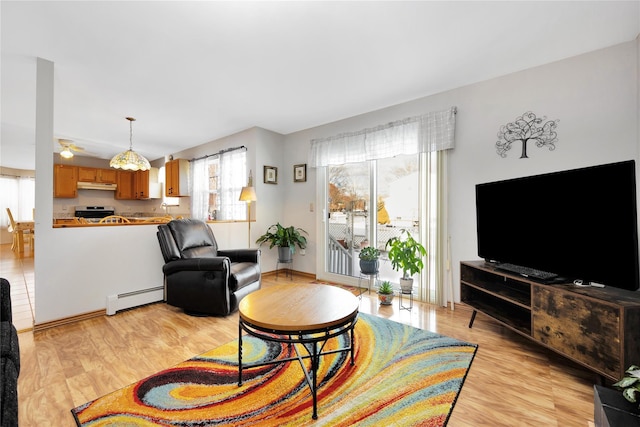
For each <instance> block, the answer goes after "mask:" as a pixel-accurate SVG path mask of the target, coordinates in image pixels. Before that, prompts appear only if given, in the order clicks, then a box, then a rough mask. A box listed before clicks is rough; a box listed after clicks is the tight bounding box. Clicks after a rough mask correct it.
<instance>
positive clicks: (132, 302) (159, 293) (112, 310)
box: [107, 286, 164, 316]
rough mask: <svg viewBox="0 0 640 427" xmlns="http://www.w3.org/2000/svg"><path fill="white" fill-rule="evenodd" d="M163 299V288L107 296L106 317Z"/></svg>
mask: <svg viewBox="0 0 640 427" xmlns="http://www.w3.org/2000/svg"><path fill="white" fill-rule="evenodd" d="M163 299H164V286H157V287H155V288H149V289H141V290H139V291H133V292H126V293H123V294H118V295H109V296H107V315H108V316H113V315H114V314H116V312H117V311H119V310H125V309H127V308H132V307H138V306H140V305H145V304H149V303H152V302H157V301H162V300H163Z"/></svg>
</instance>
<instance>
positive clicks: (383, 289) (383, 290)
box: [378, 280, 393, 295]
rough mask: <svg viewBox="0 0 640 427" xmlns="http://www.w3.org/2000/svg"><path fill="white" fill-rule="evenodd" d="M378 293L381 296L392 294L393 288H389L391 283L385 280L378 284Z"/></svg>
mask: <svg viewBox="0 0 640 427" xmlns="http://www.w3.org/2000/svg"><path fill="white" fill-rule="evenodd" d="M378 293H379V294H382V295H391V294H393V286H391V282H389V281H388V280H385V281H384V282H382V283H380V287H378Z"/></svg>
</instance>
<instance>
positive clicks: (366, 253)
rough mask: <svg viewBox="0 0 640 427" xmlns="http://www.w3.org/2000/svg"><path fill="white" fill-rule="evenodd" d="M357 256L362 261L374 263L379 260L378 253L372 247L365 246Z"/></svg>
mask: <svg viewBox="0 0 640 427" xmlns="http://www.w3.org/2000/svg"><path fill="white" fill-rule="evenodd" d="M358 256H359V257H360V259H361V260H364V261H375V260H377V259H378V258H380V251H379V250H378V249H377V248H374V247H373V246H367V247H365V248H362V250H360V255H358Z"/></svg>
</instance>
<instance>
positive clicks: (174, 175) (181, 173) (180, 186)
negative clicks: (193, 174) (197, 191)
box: [164, 159, 189, 197]
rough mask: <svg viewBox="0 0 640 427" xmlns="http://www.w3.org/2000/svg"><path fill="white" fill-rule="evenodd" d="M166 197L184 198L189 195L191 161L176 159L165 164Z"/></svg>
mask: <svg viewBox="0 0 640 427" xmlns="http://www.w3.org/2000/svg"><path fill="white" fill-rule="evenodd" d="M164 167H165V175H166V176H165V195H166V196H167V197H184V196H188V195H189V189H188V186H187V179H188V178H189V160H186V159H175V160H170V161H168V162H167V163H165V166H164Z"/></svg>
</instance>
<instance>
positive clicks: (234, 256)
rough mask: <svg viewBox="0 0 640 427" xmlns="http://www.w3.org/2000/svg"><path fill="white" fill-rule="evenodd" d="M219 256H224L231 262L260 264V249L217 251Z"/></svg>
mask: <svg viewBox="0 0 640 427" xmlns="http://www.w3.org/2000/svg"><path fill="white" fill-rule="evenodd" d="M218 255H219V256H226V257H229V259H231V262H253V263H259V262H260V249H223V250H221V249H218Z"/></svg>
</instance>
